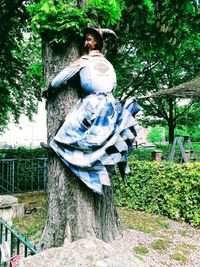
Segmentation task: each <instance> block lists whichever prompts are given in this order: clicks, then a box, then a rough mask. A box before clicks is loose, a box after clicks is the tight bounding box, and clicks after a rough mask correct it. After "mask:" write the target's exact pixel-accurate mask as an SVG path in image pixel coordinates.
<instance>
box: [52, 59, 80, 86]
mask: <svg viewBox="0 0 200 267" xmlns="http://www.w3.org/2000/svg"><path fill="white" fill-rule="evenodd" d="M80 65H81V64H80V59H79V60H77V61H75V62H74V63H72V64H70V65H69V66H68V67H66V68H65V69H64V70H62V71H61V72H60V73H59V74H58V75H57V76H56V77H55V78H54V79H53V80H52V82H51V84H50V86H51V87H53V88H59V87H60V86H61V85H63V84H66V83H67V81H68V80H69V79H70V78H72V77H73V76H74V75H75V74H76V73H77V72H78V71H79V70H80Z"/></svg>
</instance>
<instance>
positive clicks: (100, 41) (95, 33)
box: [85, 28, 103, 51]
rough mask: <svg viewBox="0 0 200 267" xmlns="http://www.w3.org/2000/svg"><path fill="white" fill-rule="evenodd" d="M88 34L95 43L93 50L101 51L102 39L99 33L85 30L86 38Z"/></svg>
mask: <svg viewBox="0 0 200 267" xmlns="http://www.w3.org/2000/svg"><path fill="white" fill-rule="evenodd" d="M88 34H90V35H92V36H93V37H94V39H95V41H96V42H97V43H96V45H95V49H97V50H99V51H101V50H102V47H103V37H102V36H101V35H100V33H99V32H97V31H96V30H93V29H88V28H87V29H86V31H85V36H87V35H88Z"/></svg>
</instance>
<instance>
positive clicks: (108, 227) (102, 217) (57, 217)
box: [39, 42, 118, 249]
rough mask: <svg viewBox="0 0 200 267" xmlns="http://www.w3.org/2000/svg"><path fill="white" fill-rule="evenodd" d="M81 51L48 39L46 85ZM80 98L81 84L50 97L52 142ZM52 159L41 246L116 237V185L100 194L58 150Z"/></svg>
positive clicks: (48, 114) (44, 57) (48, 116)
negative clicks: (89, 186)
mask: <svg viewBox="0 0 200 267" xmlns="http://www.w3.org/2000/svg"><path fill="white" fill-rule="evenodd" d="M79 55H80V54H79V49H78V45H77V44H76V43H73V42H72V43H70V44H68V45H66V46H65V47H64V46H59V48H58V47H57V48H56V47H53V46H52V45H50V44H49V43H48V42H44V47H43V59H44V66H45V78H46V85H48V84H49V82H50V81H51V80H52V78H53V77H54V76H55V74H57V73H58V72H59V71H60V70H62V69H63V68H64V67H66V65H68V64H69V62H71V61H73V60H75V59H76V58H78V57H79ZM77 99H78V90H77V88H75V87H73V86H72V85H70V86H69V85H68V86H66V88H65V89H63V90H60V91H59V92H57V93H56V94H55V95H54V97H52V98H51V99H50V100H48V101H47V129H48V142H49V141H50V140H51V139H52V138H53V137H54V135H55V133H56V131H57V130H58V128H59V127H60V124H61V123H62V121H63V119H64V118H65V116H66V114H67V113H68V112H69V111H70V109H71V108H72V106H73V105H74V103H75V102H76V101H77ZM48 162H49V163H48V186H47V193H48V207H47V219H46V226H45V229H44V231H43V235H42V239H41V241H40V244H39V245H40V247H41V248H43V249H45V248H49V247H55V246H61V245H62V244H63V243H64V241H65V239H68V240H70V241H74V240H77V239H80V238H85V237H88V236H94V237H97V238H99V239H102V240H104V241H111V240H113V239H114V238H115V237H116V235H117V234H118V216H117V212H116V207H115V205H114V194H113V187H112V186H111V187H105V188H104V192H105V195H104V196H99V195H97V194H95V193H93V192H92V191H91V190H90V189H89V188H87V187H86V186H85V185H84V184H83V183H82V182H81V181H80V180H79V179H78V178H77V177H75V175H74V174H73V173H72V172H71V171H70V170H69V169H68V168H67V167H66V166H65V165H64V163H63V162H61V160H60V159H59V158H58V156H57V155H56V154H54V153H51V154H50V155H49V161H48Z"/></svg>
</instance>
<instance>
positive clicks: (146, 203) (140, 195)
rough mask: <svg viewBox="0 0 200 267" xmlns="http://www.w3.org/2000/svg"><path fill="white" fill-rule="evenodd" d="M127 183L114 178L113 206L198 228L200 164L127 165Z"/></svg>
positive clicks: (155, 163) (130, 163) (134, 163)
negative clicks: (114, 201) (128, 167)
mask: <svg viewBox="0 0 200 267" xmlns="http://www.w3.org/2000/svg"><path fill="white" fill-rule="evenodd" d="M129 166H130V168H131V172H130V174H129V175H127V183H123V182H122V181H120V178H119V176H116V177H115V178H114V186H115V197H116V204H117V205H118V206H127V207H129V208H133V209H137V210H143V211H147V212H152V213H157V214H162V215H166V216H168V217H169V218H171V219H176V220H183V221H186V222H189V223H191V224H192V225H194V226H200V163H187V164H176V163H170V162H164V161H163V162H161V163H158V162H155V161H153V162H147V161H131V162H129Z"/></svg>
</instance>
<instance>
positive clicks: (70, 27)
mask: <svg viewBox="0 0 200 267" xmlns="http://www.w3.org/2000/svg"><path fill="white" fill-rule="evenodd" d="M121 8H122V5H120V2H119V0H109V1H106V0H88V1H87V2H86V4H81V3H79V2H78V1H77V2H75V1H73V0H67V1H62V0H56V1H54V0H41V1H40V2H39V3H34V4H31V5H29V7H28V10H29V12H30V14H31V16H33V17H32V22H31V24H32V27H33V29H34V31H36V32H38V33H40V34H41V35H43V37H44V35H45V34H47V35H48V37H49V38H50V39H51V41H55V42H66V41H67V40H68V39H69V38H71V34H73V35H74V36H80V35H82V34H83V30H84V29H85V27H86V25H87V23H88V22H92V23H93V24H94V25H96V23H97V22H98V21H99V22H101V26H104V25H106V26H109V25H114V24H115V23H116V22H117V21H118V20H119V19H120V17H121Z"/></svg>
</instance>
